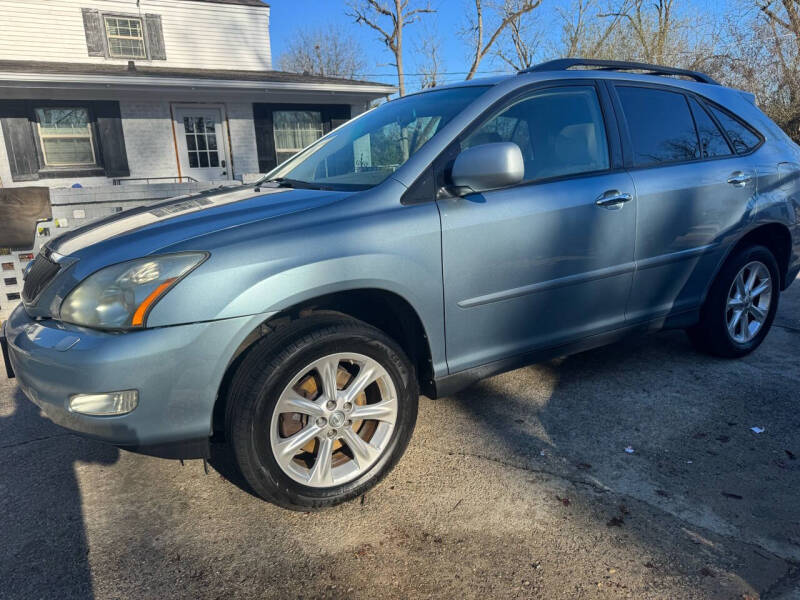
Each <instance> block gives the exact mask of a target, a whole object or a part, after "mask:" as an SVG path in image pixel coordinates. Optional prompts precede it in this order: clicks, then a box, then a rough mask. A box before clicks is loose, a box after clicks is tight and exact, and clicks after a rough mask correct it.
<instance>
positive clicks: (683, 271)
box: [613, 82, 759, 322]
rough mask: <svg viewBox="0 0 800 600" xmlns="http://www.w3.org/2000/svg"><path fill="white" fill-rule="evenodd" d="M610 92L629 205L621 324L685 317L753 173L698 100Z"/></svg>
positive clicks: (662, 92) (736, 224)
mask: <svg viewBox="0 0 800 600" xmlns="http://www.w3.org/2000/svg"><path fill="white" fill-rule="evenodd" d="M613 87H614V89H615V90H616V94H615V101H616V102H618V107H619V109H618V111H617V112H618V113H619V114H621V115H623V117H624V122H623V123H622V124H621V130H622V134H623V142H624V143H623V147H624V151H625V160H626V164H628V165H629V167H630V173H631V176H632V177H633V182H634V185H635V188H636V200H637V211H636V239H637V244H636V274H635V276H634V282H633V289H632V291H631V297H630V301H629V304H628V319H629V321H631V322H637V321H648V320H652V319H658V318H661V317H664V316H667V315H677V314H680V313H682V312H685V311H690V310H692V309H694V308H696V307H697V306H698V305H699V304H700V302H701V301H702V298H703V295H704V293H705V290H706V288H707V285H708V283H709V282H710V281H711V280H712V279H713V276H714V273H715V271H716V268H717V266H718V265H719V263H720V260H721V259H722V258H723V256H724V253H725V251H726V249H727V245H729V243H730V241H731V240H732V239H733V238H734V237H735V236H731V233H735V232H736V231H738V228H740V227H741V226H742V225H743V220H744V219H745V218H746V215H747V214H748V205H749V204H750V202H751V200H752V198H753V196H754V194H755V184H756V180H755V173H754V169H753V168H752V167H751V166H750V164H749V163H748V161H747V159H746V158H745V157H743V156H740V155H737V154H736V153H735V152H734V150H733V148H732V146H733V145H734V144H733V143H732V142H731V141H730V138H729V137H728V136H727V135H726V134H724V133H723V131H722V130H721V128H720V127H719V124H718V123H719V122H718V120H717V118H716V117H715V116H712V115H713V114H714V113H713V111H715V110H717V108H714V107H712V106H711V105H708V104H706V103H705V102H704V101H703V100H702V99H701V98H698V97H696V96H694V95H693V94H687V93H684V92H682V91H681V90H678V89H676V88H664V87H659V86H652V85H643V84H634V83H629V82H625V83H622V82H617V83H615V85H614V86H613ZM751 135H752V136H755V134H752V133H751ZM756 141H759V140H758V138H756ZM749 144H750V146H752V144H753V140H752V138H750V139H749ZM750 146H748V147H750ZM743 150H744V149H743Z"/></svg>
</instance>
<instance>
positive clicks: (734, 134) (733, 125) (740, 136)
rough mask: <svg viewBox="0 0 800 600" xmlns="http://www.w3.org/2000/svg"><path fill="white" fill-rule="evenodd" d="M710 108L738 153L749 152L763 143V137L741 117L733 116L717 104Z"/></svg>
mask: <svg viewBox="0 0 800 600" xmlns="http://www.w3.org/2000/svg"><path fill="white" fill-rule="evenodd" d="M709 109H710V110H711V112H712V113H714V116H715V117H716V118H717V120H718V121H719V122H720V125H722V128H723V129H724V130H725V133H727V134H728V139H729V140H730V141H731V144H733V149H734V150H735V151H736V154H747V153H748V152H750V151H751V150H753V149H754V148H755V147H756V146H758V145H759V144H760V143H761V138H759V137H758V136H757V135H756V134H755V133H754V132H753V131H751V129H750V128H749V127H748V126H747V125H745V124H744V123H742V122H741V121H740V120H739V119H737V118H735V117H732V116H731V115H729V114H728V113H726V112H725V111H723V110H720V109H718V108H717V107H716V106H709Z"/></svg>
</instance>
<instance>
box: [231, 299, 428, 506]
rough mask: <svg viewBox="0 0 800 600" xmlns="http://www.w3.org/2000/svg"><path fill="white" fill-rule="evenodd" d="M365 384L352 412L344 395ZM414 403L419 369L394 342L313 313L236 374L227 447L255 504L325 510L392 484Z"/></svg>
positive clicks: (255, 352) (266, 343)
mask: <svg viewBox="0 0 800 600" xmlns="http://www.w3.org/2000/svg"><path fill="white" fill-rule="evenodd" d="M334 365H335V366H334ZM331 374H334V375H332V377H329V376H331ZM359 375H363V376H365V377H366V376H367V375H370V377H373V376H374V377H375V380H374V381H373V382H372V383H369V384H368V385H367V386H366V387H364V388H363V392H361V393H359V394H358V395H357V396H355V397H354V399H353V398H351V402H350V403H349V408H348V402H347V397H346V396H347V395H348V394H355V392H356V391H357V389H361V388H360V387H359V386H360V380H359ZM348 378H349V379H348ZM368 379H369V378H368ZM326 382H327V384H326ZM326 385H327V387H326ZM331 386H332V387H331ZM331 389H335V390H336V391H334V392H332V393H330V390H331ZM332 396H333V397H336V398H337V399H336V400H335V402H334V403H335V406H333V405H330V402H329V400H330V398H331V397H332ZM298 397H299V399H298ZM418 401H419V392H418V388H417V380H416V376H415V372H414V368H413V366H412V364H411V362H410V361H409V360H408V358H407V357H406V355H405V353H404V352H403V350H402V349H401V348H400V347H399V346H398V345H397V343H396V342H394V340H392V339H391V338H389V337H388V336H387V335H386V334H384V333H383V332H382V331H380V330H379V329H376V328H374V327H372V326H370V325H368V324H366V323H363V322H362V321H358V320H356V319H353V318H351V317H348V316H345V315H342V314H339V313H331V312H324V313H323V312H319V313H312V314H311V315H310V316H306V317H303V318H300V319H297V320H294V321H291V322H290V323H289V324H288V325H285V326H284V327H281V328H279V329H277V330H275V331H273V332H272V333H270V334H268V335H267V336H266V337H265V338H263V339H262V340H260V341H259V342H257V343H256V345H255V346H254V347H253V348H252V349H251V350H250V351H249V352H248V354H247V355H246V357H245V358H244V360H243V361H242V362H241V364H240V365H239V367H238V369H237V371H236V374H235V376H234V380H233V385H232V386H231V391H230V395H229V397H228V407H227V415H228V417H227V425H228V427H227V429H228V440H229V443H230V445H231V447H232V449H233V453H234V456H235V458H236V463H237V465H238V467H239V469H240V471H241V473H242V475H243V476H244V478H245V479H246V480H247V482H248V483H249V484H250V485H251V486H252V488H253V490H254V491H255V492H256V493H257V494H258V495H259V496H261V497H262V498H263V499H265V500H267V501H269V502H272V503H274V504H277V505H279V506H282V507H284V508H288V509H292V510H301V511H312V510H319V509H323V508H326V507H329V506H333V505H336V504H339V503H341V502H344V501H346V500H350V499H352V498H355V497H357V496H360V495H362V494H364V493H365V492H366V491H367V490H369V489H370V488H372V487H373V486H374V485H375V484H377V483H378V482H379V481H380V480H381V479H382V478H383V477H384V476H386V474H387V473H388V472H389V471H390V470H391V469H392V468H393V467H394V465H395V464H396V463H397V461H398V460H399V459H400V457H401V456H402V455H403V452H405V449H406V447H407V445H408V442H409V440H410V438H411V434H412V432H413V430H414V425H415V423H416V419H417V405H418ZM287 408H292V409H298V411H299V410H302V411H305V412H294V410H292V411H291V412H290V411H289V410H287ZM348 411H349V412H348ZM370 411H371V412H370ZM376 411H377V412H376ZM368 413H369V414H368ZM363 415H367V416H363ZM369 416H375V417H376V418H375V419H370V418H368V417H369ZM351 417H353V418H351ZM357 417H361V418H357ZM343 419H346V420H345V421H344V424H341V423H342V420H343ZM392 421H393V422H392ZM323 422H324V426H322V423H323ZM312 434H313V437H310V438H309V436H311V435H312ZM352 436H357V437H358V438H359V439H360V440H361V442H359V441H358V440H357V439H355V438H354V437H352ZM304 439H308V441H307V442H306V443H303V444H301V445H299V447H298V448H296V449H294V448H292V446H297V445H298V444H300V441H302V440H304ZM298 440H299V441H298ZM362 442H364V443H365V444H366V446H364V445H362ZM356 450H359V452H356ZM320 457H330V459H329V460H327V459H325V458H320Z"/></svg>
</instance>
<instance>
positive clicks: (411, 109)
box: [259, 86, 488, 190]
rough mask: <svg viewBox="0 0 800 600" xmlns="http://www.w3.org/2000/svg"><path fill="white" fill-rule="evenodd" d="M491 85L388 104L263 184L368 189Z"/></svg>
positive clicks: (294, 159)
mask: <svg viewBox="0 0 800 600" xmlns="http://www.w3.org/2000/svg"><path fill="white" fill-rule="evenodd" d="M487 89H488V88H487V87H486V86H468V87H460V88H449V89H445V90H434V91H431V92H425V93H422V94H414V95H411V96H406V97H404V98H398V99H397V100H392V101H391V102H387V103H385V104H383V105H381V106H379V107H377V108H375V109H373V110H371V111H370V112H368V113H367V114H365V115H363V116H362V117H360V118H358V119H355V120H354V121H351V122H350V123H347V124H346V125H343V126H342V127H340V128H339V129H337V130H336V131H335V132H334V133H332V134H331V135H329V136H327V137H324V138H322V139H320V140H319V141H317V142H315V143H314V144H312V145H311V146H309V147H308V148H306V149H305V150H303V151H302V152H300V153H298V154H297V155H295V156H293V157H292V158H290V159H289V160H288V161H286V162H285V163H284V164H282V165H279V166H278V167H277V168H276V169H274V170H273V171H272V172H271V173H270V174H269V175H267V176H266V177H265V178H264V179H263V180H262V181H260V182H259V185H260V184H262V183H265V182H267V181H274V182H276V183H278V184H279V185H284V186H287V187H303V188H318V189H330V190H363V189H367V188H370V187H372V186H374V185H377V184H379V183H381V182H382V181H383V180H384V179H386V178H387V177H389V175H391V174H392V173H394V172H395V171H396V170H397V169H398V168H399V167H401V166H402V165H403V164H404V163H405V162H406V161H407V160H408V159H409V158H410V157H411V156H412V155H413V154H414V153H415V152H417V151H418V150H419V149H420V148H422V146H423V145H425V143H426V142H427V141H428V140H430V139H431V138H432V137H433V136H434V135H436V133H437V132H438V131H439V130H441V129H442V128H443V127H444V126H445V125H447V123H449V122H450V120H451V119H452V118H453V117H454V116H456V115H457V114H458V113H459V112H460V111H461V110H463V109H464V107H466V106H467V104H469V103H470V102H472V101H473V100H474V99H475V98H477V97H478V96H479V95H480V94H482V93H483V92H485V91H486V90H487Z"/></svg>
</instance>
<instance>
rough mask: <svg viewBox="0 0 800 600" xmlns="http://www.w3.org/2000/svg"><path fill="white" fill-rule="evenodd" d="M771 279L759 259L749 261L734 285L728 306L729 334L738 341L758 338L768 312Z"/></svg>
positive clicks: (732, 285) (744, 341)
mask: <svg viewBox="0 0 800 600" xmlns="http://www.w3.org/2000/svg"><path fill="white" fill-rule="evenodd" d="M771 302H772V278H771V277H770V273H769V269H768V268H767V266H766V265H765V264H764V263H762V262H760V261H752V262H749V263H747V264H746V265H745V266H744V267H742V269H741V270H740V271H739V273H738V274H737V275H736V277H735V278H734V280H733V283H732V284H731V288H730V290H729V292H728V300H727V303H726V305H725V323H726V324H727V327H728V335H730V336H731V339H732V340H733V341H735V342H737V343H739V344H746V343H747V342H749V341H751V340H752V339H753V338H755V337H756V336H757V335H758V333H759V331H761V328H762V327H763V326H764V322H765V321H766V320H767V316H768V315H769V309H770V303H771Z"/></svg>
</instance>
